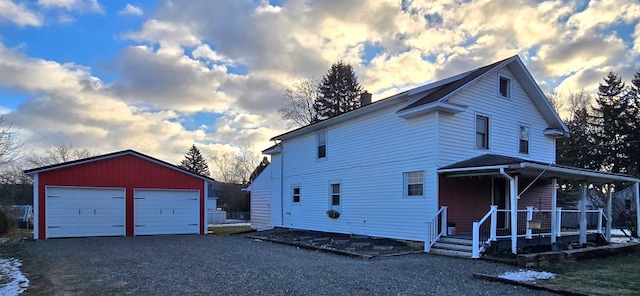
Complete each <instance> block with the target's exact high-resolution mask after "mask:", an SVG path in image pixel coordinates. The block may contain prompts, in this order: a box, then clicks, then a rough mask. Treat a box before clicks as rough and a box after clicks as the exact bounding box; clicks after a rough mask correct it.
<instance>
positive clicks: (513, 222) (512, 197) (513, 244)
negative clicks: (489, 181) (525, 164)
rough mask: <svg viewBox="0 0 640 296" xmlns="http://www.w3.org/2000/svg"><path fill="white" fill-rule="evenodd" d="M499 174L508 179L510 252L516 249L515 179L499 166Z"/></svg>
mask: <svg viewBox="0 0 640 296" xmlns="http://www.w3.org/2000/svg"><path fill="white" fill-rule="evenodd" d="M500 174H501V175H502V176H504V177H505V178H506V179H507V180H509V195H510V196H509V199H510V203H511V204H510V207H511V253H513V254H516V253H517V252H518V251H517V249H518V199H517V197H516V190H517V189H516V180H515V179H514V178H513V177H511V176H510V175H509V174H507V173H506V172H505V171H504V168H500Z"/></svg>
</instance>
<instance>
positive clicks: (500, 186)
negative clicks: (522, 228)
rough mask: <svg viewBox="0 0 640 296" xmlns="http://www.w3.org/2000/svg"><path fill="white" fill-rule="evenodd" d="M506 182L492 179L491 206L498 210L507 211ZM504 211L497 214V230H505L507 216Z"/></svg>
mask: <svg viewBox="0 0 640 296" xmlns="http://www.w3.org/2000/svg"><path fill="white" fill-rule="evenodd" d="M506 182H507V180H505V179H502V178H493V201H492V202H493V205H496V206H498V210H508V207H507V205H508V203H509V199H508V198H507V185H506ZM508 215H509V213H508V212H506V211H500V212H498V215H497V216H498V219H497V220H498V221H497V222H498V223H497V224H498V228H507V223H508V222H507V216H508Z"/></svg>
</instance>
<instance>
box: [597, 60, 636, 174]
mask: <svg viewBox="0 0 640 296" xmlns="http://www.w3.org/2000/svg"><path fill="white" fill-rule="evenodd" d="M624 89H625V85H624V83H623V82H622V79H621V78H620V76H618V74H617V73H614V72H609V74H608V75H607V77H605V78H604V83H601V84H600V85H599V87H598V96H597V98H596V104H597V105H596V106H595V107H593V108H592V109H593V112H592V115H591V116H590V122H589V124H590V125H591V129H590V132H591V134H592V137H593V140H594V143H593V144H594V146H593V147H594V155H595V156H596V162H598V163H601V164H602V167H601V168H602V169H604V170H606V171H609V172H613V173H625V172H626V167H628V165H627V162H628V161H627V159H626V158H627V157H626V155H625V154H624V142H625V141H626V138H627V137H626V135H627V134H628V127H627V126H626V124H625V122H624V114H625V112H626V108H627V106H626V105H627V104H626V102H625V100H623V92H624Z"/></svg>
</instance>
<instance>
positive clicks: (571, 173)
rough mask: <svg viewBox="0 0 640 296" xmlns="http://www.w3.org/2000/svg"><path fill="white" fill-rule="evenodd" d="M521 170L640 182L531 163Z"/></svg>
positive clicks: (611, 175) (523, 165) (605, 174)
mask: <svg viewBox="0 0 640 296" xmlns="http://www.w3.org/2000/svg"><path fill="white" fill-rule="evenodd" d="M520 168H523V169H525V168H530V169H539V170H544V169H546V170H547V171H549V172H556V173H564V174H570V175H578V176H584V177H591V178H598V179H607V180H616V181H625V182H634V183H637V182H640V179H636V178H633V177H628V176H623V175H617V174H612V173H602V172H594V171H586V170H579V169H569V168H561V167H556V166H548V165H541V164H535V163H529V162H523V163H520Z"/></svg>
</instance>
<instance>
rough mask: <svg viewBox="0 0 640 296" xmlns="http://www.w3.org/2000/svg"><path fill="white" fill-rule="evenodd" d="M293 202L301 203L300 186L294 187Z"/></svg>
mask: <svg viewBox="0 0 640 296" xmlns="http://www.w3.org/2000/svg"><path fill="white" fill-rule="evenodd" d="M293 202H294V203H299V202H300V186H293Z"/></svg>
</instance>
